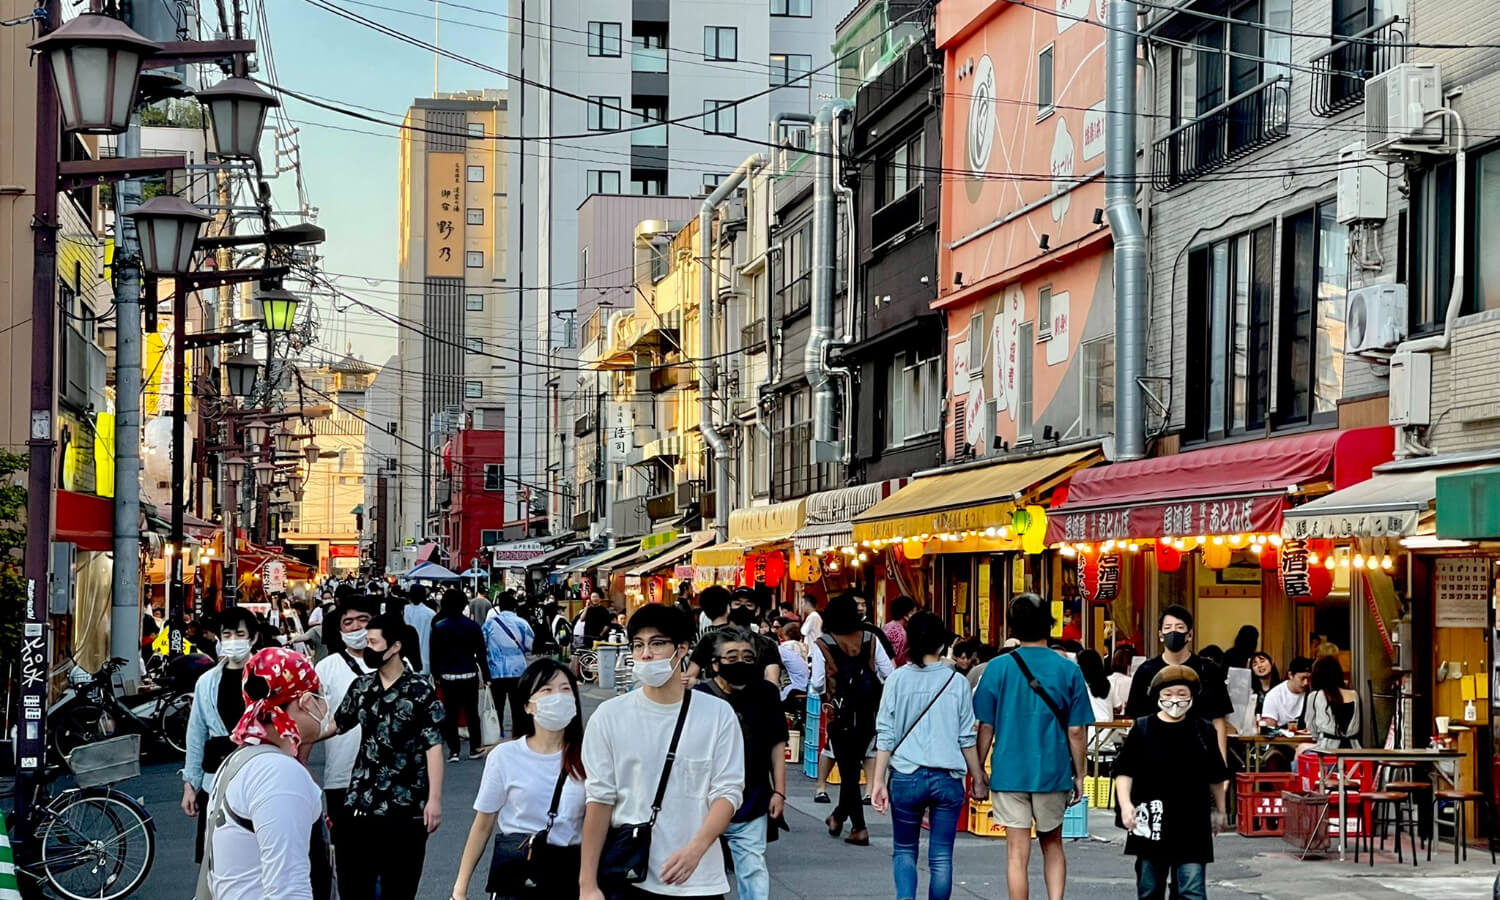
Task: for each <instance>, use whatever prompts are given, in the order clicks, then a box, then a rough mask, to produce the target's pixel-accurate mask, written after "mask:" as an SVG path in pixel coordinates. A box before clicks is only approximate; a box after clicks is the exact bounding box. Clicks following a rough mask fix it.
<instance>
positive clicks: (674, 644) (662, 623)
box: [578, 604, 745, 900]
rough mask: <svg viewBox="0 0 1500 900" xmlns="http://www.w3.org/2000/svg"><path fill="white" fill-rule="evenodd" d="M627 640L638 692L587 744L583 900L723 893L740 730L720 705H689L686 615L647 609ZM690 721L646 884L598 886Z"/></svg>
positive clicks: (601, 713)
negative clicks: (614, 835) (613, 848)
mask: <svg viewBox="0 0 1500 900" xmlns="http://www.w3.org/2000/svg"><path fill="white" fill-rule="evenodd" d="M627 634H628V636H629V639H630V652H631V655H632V656H633V657H634V661H635V680H636V681H637V682H638V683H639V685H640V689H639V690H634V691H631V692H629V693H627V694H624V695H621V696H619V697H615V698H614V699H611V700H606V701H605V702H604V703H603V704H601V705H600V706H599V709H598V710H597V711H596V712H595V713H594V715H593V717H592V718H591V719H589V726H588V730H587V731H586V732H585V733H584V738H583V766H584V769H585V771H587V772H588V781H587V784H586V792H587V796H588V806H587V808H586V811H585V813H584V822H583V850H582V856H583V861H582V866H581V867H580V870H579V878H578V884H579V900H604V898H605V896H606V894H605V893H604V891H605V890H608V891H610V892H611V893H610V894H609V896H610V897H611V900H615V898H631V900H634V898H651V897H672V896H678V897H710V896H720V895H723V894H727V893H728V892H729V880H728V879H727V878H726V877H725V874H724V857H723V855H722V854H721V853H719V852H718V842H719V837H720V835H722V834H723V833H724V829H725V828H726V827H727V826H728V825H729V821H730V819H731V818H732V817H733V816H734V811H735V810H736V809H738V808H739V806H740V803H741V801H742V799H743V796H744V788H745V748H744V742H743V738H742V737H741V734H740V726H739V721H738V720H737V719H736V717H735V714H734V710H733V709H732V708H730V706H729V704H728V703H725V702H724V701H723V700H720V699H719V698H718V697H714V696H710V695H707V694H702V693H694V694H692V695H691V699H689V698H688V697H687V696H685V695H686V693H687V692H686V690H685V688H684V686H683V683H682V678H681V677H680V675H681V672H682V664H683V662H684V661H685V660H686V659H687V657H688V655H689V654H690V653H691V652H692V639H693V627H692V621H691V620H690V619H689V618H688V617H687V616H686V615H685V614H684V613H683V612H682V611H681V610H679V609H677V608H676V607H675V606H661V605H657V604H647V605H646V606H644V607H642V608H641V609H640V610H639V611H638V612H636V614H635V615H634V616H632V617H631V619H630V624H629V626H628V627H627ZM684 704H687V705H686V707H684ZM684 712H685V713H686V715H685V718H683V720H682V735H681V738H680V739H679V741H678V744H677V754H676V758H675V760H674V761H673V763H672V771H671V777H670V778H669V779H668V781H667V791H666V795H665V796H664V797H663V800H662V806H661V814H660V815H659V816H658V817H657V819H656V826H655V827H654V828H653V829H652V835H651V862H650V871H649V873H648V875H647V876H646V881H645V882H644V883H643V884H640V885H635V886H629V887H622V886H620V885H608V884H605V885H601V884H600V880H599V854H600V850H601V849H602V848H603V846H604V840H605V836H606V835H607V834H608V832H609V828H610V826H611V825H629V824H635V823H640V822H646V821H649V820H650V819H651V804H652V800H653V799H654V798H655V795H656V790H657V785H658V783H659V781H660V779H661V773H662V769H663V767H664V765H665V763H666V757H667V752H668V748H669V747H670V745H671V741H672V735H673V733H674V731H675V730H676V727H677V723H678V720H679V716H680V715H681V714H682V713H684ZM601 888H602V889H601Z"/></svg>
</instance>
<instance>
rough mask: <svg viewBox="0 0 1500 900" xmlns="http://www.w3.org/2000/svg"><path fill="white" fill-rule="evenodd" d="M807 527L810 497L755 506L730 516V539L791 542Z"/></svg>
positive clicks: (758, 541) (736, 540) (755, 542)
mask: <svg viewBox="0 0 1500 900" xmlns="http://www.w3.org/2000/svg"><path fill="white" fill-rule="evenodd" d="M806 524H807V498H805V497H804V498H803V499H801V500H788V501H786V502H785V503H772V504H771V505H769V506H752V507H750V508H748V509H736V510H733V511H731V512H730V513H729V539H730V540H731V541H735V542H736V543H740V544H748V545H751V546H754V545H755V544H774V543H776V542H778V541H787V540H791V537H792V534H793V533H795V532H796V531H797V529H799V528H801V527H802V526H803V525H806Z"/></svg>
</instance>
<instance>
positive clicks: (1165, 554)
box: [1156, 541, 1182, 572]
mask: <svg viewBox="0 0 1500 900" xmlns="http://www.w3.org/2000/svg"><path fill="white" fill-rule="evenodd" d="M1181 568H1182V551H1180V550H1178V549H1177V547H1176V546H1174V545H1173V544H1172V542H1171V541H1157V542H1156V570H1157V571H1158V572H1176V571H1177V570H1178V569H1181Z"/></svg>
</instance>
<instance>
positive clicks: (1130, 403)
mask: <svg viewBox="0 0 1500 900" xmlns="http://www.w3.org/2000/svg"><path fill="white" fill-rule="evenodd" d="M1109 28H1110V33H1109V37H1108V39H1107V40H1108V42H1109V43H1108V45H1107V46H1106V51H1107V52H1106V54H1105V71H1106V75H1107V82H1106V84H1107V87H1106V93H1105V122H1106V128H1105V155H1104V174H1105V192H1106V193H1105V196H1106V201H1105V208H1106V209H1107V210H1108V212H1109V228H1110V231H1111V232H1113V234H1114V267H1115V273H1114V274H1115V365H1116V366H1117V367H1118V369H1117V371H1116V373H1115V461H1123V460H1130V459H1141V458H1143V457H1144V456H1145V455H1146V418H1145V407H1144V404H1143V402H1142V400H1141V379H1142V378H1143V377H1145V374H1146V299H1147V298H1146V233H1145V230H1144V228H1143V227H1142V226H1141V217H1140V213H1139V211H1138V210H1137V209H1136V206H1135V180H1136V164H1135V149H1136V148H1135V141H1136V132H1135V120H1136V108H1135V105H1136V84H1135V83H1136V37H1135V34H1136V4H1135V3H1134V2H1133V0H1112V2H1111V3H1110V4H1109ZM1122 388H1123V389H1122Z"/></svg>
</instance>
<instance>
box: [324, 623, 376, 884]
mask: <svg viewBox="0 0 1500 900" xmlns="http://www.w3.org/2000/svg"><path fill="white" fill-rule="evenodd" d="M377 606H378V601H377V600H375V599H374V598H371V597H366V596H363V595H353V594H350V595H348V596H346V597H345V598H344V599H343V600H340V601H339V605H338V606H337V607H336V608H335V609H334V612H333V614H332V619H333V622H334V624H336V625H337V626H338V638H339V640H338V643H336V644H333V646H334V647H337V650H336V651H335V652H334V653H331V654H330V655H328V656H325V657H323V660H322V661H321V662H319V663H318V665H317V673H318V680H319V681H320V682H322V684H323V690H324V692H325V693H326V695H327V697H328V706H329V707H330V708H331V709H338V708H339V706H341V705H342V704H343V702H344V697H346V696H348V694H349V688H351V687H353V686H354V683H355V682H356V681H358V680H359V679H361V678H363V677H364V676H366V675H368V674H370V672H371V671H373V670H372V669H371V668H370V667H369V666H366V665H365V663H364V653H365V644H366V640H365V628H366V626H368V625H369V624H370V620H371V619H373V618H374V617H375V613H376V607H377ZM359 742H360V731H359V726H358V725H356V726H355V727H354V728H352V729H350V730H349V731H347V732H345V733H344V734H340V735H336V736H334V737H331V738H329V739H328V740H327V741H325V742H324V747H323V753H324V756H323V794H324V799H325V801H326V803H327V807H328V820H329V821H330V822H331V823H332V825H333V832H332V833H333V843H334V846H335V847H337V846H339V845H340V844H344V845H346V846H349V842H348V841H347V840H346V838H347V837H348V832H349V825H348V822H349V816H350V812H349V807H348V804H347V802H346V801H347V795H348V793H349V776H350V774H351V773H352V772H353V771H354V757H355V756H356V755H358V753H359ZM337 862H338V868H339V881H341V882H342V881H344V871H345V869H346V868H348V867H349V866H353V865H359V855H358V854H357V853H356V852H349V853H339V854H338V855H337Z"/></svg>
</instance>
